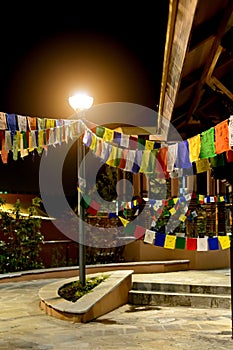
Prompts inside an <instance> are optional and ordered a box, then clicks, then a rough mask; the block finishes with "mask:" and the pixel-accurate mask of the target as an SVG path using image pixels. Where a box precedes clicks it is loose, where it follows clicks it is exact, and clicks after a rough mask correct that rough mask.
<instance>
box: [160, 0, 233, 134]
mask: <svg viewBox="0 0 233 350" xmlns="http://www.w3.org/2000/svg"><path fill="white" fill-rule="evenodd" d="M158 112H159V116H162V117H159V130H160V132H161V134H162V135H163V136H164V138H165V139H166V137H169V129H168V128H167V127H166V125H169V122H171V123H172V124H173V125H174V127H175V128H176V130H177V131H178V132H179V133H180V135H181V136H182V137H184V138H187V137H191V136H193V135H195V134H197V133H200V132H201V131H204V130H207V129H208V128H210V127H211V126H214V125H216V124H217V123H219V122H221V121H222V120H225V119H227V118H228V117H229V116H230V115H231V114H233V0H170V3H169V17H168V24H167V34H166V44H165V52H164V62H163V72H162V81H161V91H160V102H159V111H158Z"/></svg>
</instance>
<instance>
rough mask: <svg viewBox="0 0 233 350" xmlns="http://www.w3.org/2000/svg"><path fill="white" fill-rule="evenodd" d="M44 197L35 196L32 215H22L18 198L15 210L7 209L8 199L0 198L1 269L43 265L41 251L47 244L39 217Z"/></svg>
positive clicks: (29, 210) (19, 269)
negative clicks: (44, 242) (2, 237)
mask: <svg viewBox="0 0 233 350" xmlns="http://www.w3.org/2000/svg"><path fill="white" fill-rule="evenodd" d="M40 202H41V200H40V198H34V199H33V200H32V205H31V206H30V207H29V208H28V213H29V214H28V216H23V215H22V214H21V203H20V200H17V201H16V203H15V204H14V206H13V209H12V210H8V211H7V210H5V208H4V205H5V200H4V199H3V198H0V230H1V232H2V234H3V235H4V240H2V241H0V272H1V273H6V272H14V271H23V270H29V269H37V268H43V264H42V262H41V259H40V257H39V252H40V251H41V249H42V245H43V235H42V234H41V232H40V228H41V219H40V218H39V217H38V216H37V209H38V208H39V205H40Z"/></svg>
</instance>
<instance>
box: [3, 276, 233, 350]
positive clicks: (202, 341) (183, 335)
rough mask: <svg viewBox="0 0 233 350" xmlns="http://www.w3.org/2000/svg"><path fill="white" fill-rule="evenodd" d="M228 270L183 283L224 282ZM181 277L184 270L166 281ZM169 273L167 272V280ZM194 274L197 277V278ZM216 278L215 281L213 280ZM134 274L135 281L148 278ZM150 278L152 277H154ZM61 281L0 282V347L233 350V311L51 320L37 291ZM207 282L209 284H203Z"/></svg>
mask: <svg viewBox="0 0 233 350" xmlns="http://www.w3.org/2000/svg"><path fill="white" fill-rule="evenodd" d="M228 272H229V271H227V270H221V271H217V272H216V271H212V272H211V271H208V272H204V273H203V272H200V273H198V272H197V273H196V275H195V273H193V272H192V271H184V274H183V280H184V278H186V279H192V280H194V279H195V278H197V279H199V281H200V279H203V278H205V277H204V276H205V275H206V276H208V279H210V280H213V279H214V281H215V283H218V276H219V283H220V284H221V283H222V282H223V280H224V281H225V280H229V279H230V277H229V273H228ZM169 274H170V278H171V280H173V281H174V280H175V278H176V276H177V278H178V279H182V272H179V273H178V274H177V273H174V272H171V273H170V272H169V273H166V278H169ZM164 275H165V274H163V276H164ZM194 275H195V276H194ZM212 276H213V277H212ZM148 277H149V276H146V275H143V276H142V275H135V276H134V278H135V279H140V280H142V279H143V278H145V279H148ZM151 278H152V276H151ZM56 280H57V279H46V280H43V279H39V280H31V281H23V282H7V283H1V284H0V349H1V350H5V349H7V350H8V349H12V350H20V349H35V350H50V349H51V350H52V349H54V350H59V349H63V350H69V349H70V350H71V349H72V350H76V349H77V350H99V349H101V350H102V349H103V350H114V349H117V350H120V349H124V350H131V349H145V350H152V349H153V350H155V349H158V350H187V349H189V350H200V349H204V350H208V349H211V350H213V349H217V350H227V349H231V350H232V349H233V339H232V328H231V326H232V321H231V310H230V309H229V310H228V309H196V308H186V307H171V308H169V307H161V306H158V307H157V306H135V305H129V304H126V305H124V306H122V307H120V308H118V309H116V310H114V311H112V312H110V313H108V314H106V315H104V316H102V317H100V318H99V319H97V320H95V321H92V322H90V323H86V324H79V323H71V322H69V321H62V320H59V319H57V318H54V317H51V316H48V315H46V314H45V313H44V311H42V310H41V309H40V307H39V298H38V292H39V289H40V288H41V287H42V286H44V285H45V284H47V283H52V282H55V281H56ZM205 282H206V281H205Z"/></svg>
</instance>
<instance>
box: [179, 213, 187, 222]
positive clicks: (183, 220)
mask: <svg viewBox="0 0 233 350" xmlns="http://www.w3.org/2000/svg"><path fill="white" fill-rule="evenodd" d="M186 219H187V216H185V215H184V214H181V215H180V217H179V220H180V221H182V222H185V220H186Z"/></svg>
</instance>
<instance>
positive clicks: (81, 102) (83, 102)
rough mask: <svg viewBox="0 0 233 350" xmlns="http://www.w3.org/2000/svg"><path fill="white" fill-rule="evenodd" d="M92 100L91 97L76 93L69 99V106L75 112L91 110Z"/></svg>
mask: <svg viewBox="0 0 233 350" xmlns="http://www.w3.org/2000/svg"><path fill="white" fill-rule="evenodd" d="M93 100H94V99H93V97H91V96H88V95H87V94H85V93H77V94H75V95H73V96H70V97H69V104H70V106H71V107H72V108H73V109H74V110H75V111H78V110H79V111H80V110H84V109H89V108H91V106H92V104H93Z"/></svg>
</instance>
